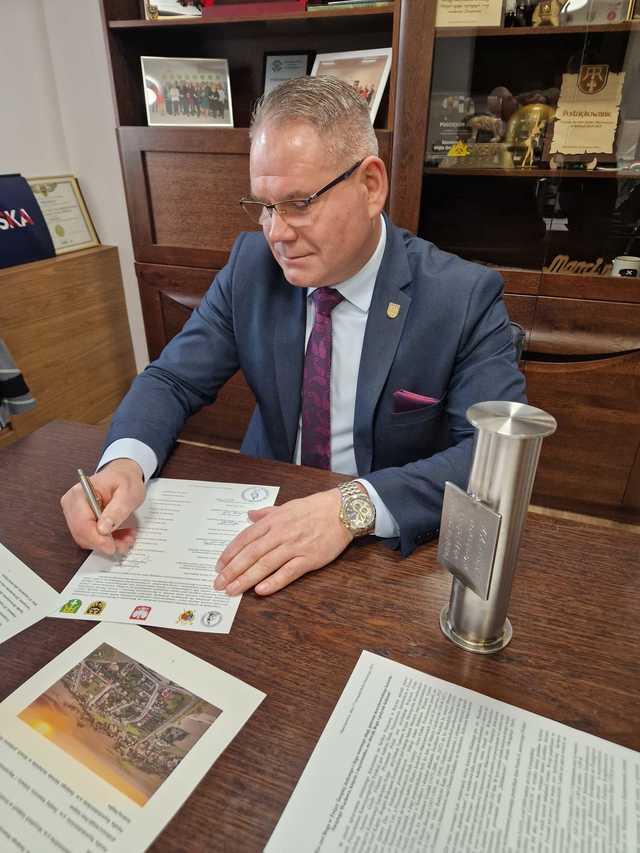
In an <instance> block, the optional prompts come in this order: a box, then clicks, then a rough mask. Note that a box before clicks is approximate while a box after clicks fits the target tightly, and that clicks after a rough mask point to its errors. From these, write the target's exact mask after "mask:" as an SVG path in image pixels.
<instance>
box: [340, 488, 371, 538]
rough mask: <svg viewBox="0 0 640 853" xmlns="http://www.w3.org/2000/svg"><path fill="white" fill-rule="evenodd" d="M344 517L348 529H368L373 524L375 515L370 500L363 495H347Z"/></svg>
mask: <svg viewBox="0 0 640 853" xmlns="http://www.w3.org/2000/svg"><path fill="white" fill-rule="evenodd" d="M343 512H344V518H345V521H346V523H347V527H349V529H350V530H354V531H358V530H368V529H369V528H370V527H371V525H372V524H373V521H374V518H375V515H374V510H373V507H372V506H371V502H370V501H369V499H368V498H366V497H365V496H364V495H363V496H362V497H355V496H354V497H349V499H348V500H346V501H345V504H344V507H343Z"/></svg>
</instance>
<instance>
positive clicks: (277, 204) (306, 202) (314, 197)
mask: <svg viewBox="0 0 640 853" xmlns="http://www.w3.org/2000/svg"><path fill="white" fill-rule="evenodd" d="M365 160H366V157H363V158H362V160H358V162H357V163H354V164H353V166H351V167H350V168H349V169H347V170H346V171H345V172H343V173H342V174H341V175H338V177H337V178H334V179H333V180H332V181H329V183H328V184H326V186H324V187H321V188H320V189H319V190H316V192H314V193H311V195H308V196H307V197H306V198H289V199H287V200H286V201H274V202H273V204H267V203H266V202H264V201H255V199H252V198H241V199H240V206H241V207H242V209H243V210H244V212H245V213H246V214H247V216H248V217H249V219H250V220H251V221H252V222H257V223H258V224H260V217H258V218H257V219H256V218H255V217H254V216H252V215H251V214H250V213H249V211H248V210H247V208H246V207H245V205H260V206H261V207H262V208H263V209H264V210H265V211H266V212H267V215H268V217H269V222H270V221H271V218H272V216H273V211H274V210H275V211H277V213H278V216H280V217H281V219H283V220H284V221H285V222H286V221H287V217H286V215H285V216H283V215H282V213H281V212H280V210H278V208H279V207H280V205H285V204H303V205H304V208H303V209H304V210H307V208H309V207H310V206H311V204H312V203H313V202H314V201H316V200H317V199H319V198H320V196H321V195H324V194H325V193H326V192H329V190H331V189H333V188H334V187H335V186H336V185H337V184H340V183H342V181H346V180H347V178H350V177H351V175H353V173H354V172H355V171H356V169H358V168H359V167H360V166H362V164H363V163H364V161H365Z"/></svg>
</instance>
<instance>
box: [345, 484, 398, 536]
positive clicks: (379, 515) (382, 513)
mask: <svg viewBox="0 0 640 853" xmlns="http://www.w3.org/2000/svg"><path fill="white" fill-rule="evenodd" d="M356 483H362V485H363V486H364V487H365V489H366V490H367V493H368V495H369V497H370V498H371V500H372V502H373V505H374V506H375V508H376V526H375V528H374V530H373V534H374V536H379V537H380V538H381V539H391V537H393V536H400V527H399V526H398V522H397V521H396V520H395V518H394V517H393V516H392V515H391V513H390V512H389V510H388V509H387V507H386V506H385V505H384V504H383V503H382V498H381V497H380V495H379V494H378V493H377V491H376V490H375V489H374V487H373V486H372V485H371V483H369V482H367V480H361V479H357V480H356Z"/></svg>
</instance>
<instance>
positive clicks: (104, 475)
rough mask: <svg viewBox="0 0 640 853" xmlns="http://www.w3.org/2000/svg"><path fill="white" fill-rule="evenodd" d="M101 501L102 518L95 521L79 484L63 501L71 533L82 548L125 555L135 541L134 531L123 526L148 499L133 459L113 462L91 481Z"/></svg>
mask: <svg viewBox="0 0 640 853" xmlns="http://www.w3.org/2000/svg"><path fill="white" fill-rule="evenodd" d="M89 479H90V480H91V484H92V485H93V489H94V491H95V492H96V494H97V495H98V496H99V498H100V499H101V501H102V506H103V510H102V515H101V516H100V519H99V520H98V521H96V518H95V516H94V514H93V512H92V511H91V507H90V506H89V504H88V503H87V499H86V498H85V496H84V492H83V491H82V486H81V485H80V484H79V483H78V484H76V485H75V486H73V487H72V488H71V489H69V491H68V492H67V493H66V494H64V495H63V496H62V498H61V499H60V505H61V507H62V511H63V513H64V517H65V519H66V522H67V525H68V527H69V530H70V531H71V535H72V536H73V538H74V539H75V541H76V542H77V543H78V545H80V547H81V548H88V549H90V550H96V551H101V552H102V553H103V554H108V555H110V556H112V555H114V554H126V553H127V552H128V551H129V549H130V548H131V546H132V545H133V543H134V542H135V538H136V531H135V529H133V528H122V529H121V528H120V525H121V524H122V523H123V522H124V521H126V519H127V518H128V517H129V516H130V515H131V513H132V512H134V511H135V510H136V509H137V508H138V507H139V506H140V504H141V503H142V502H143V501H144V498H145V487H144V478H143V474H142V469H141V468H140V466H139V465H138V463H137V462H134V461H133V460H132V459H114V460H113V462H109V463H108V464H107V465H105V466H104V468H101V469H100V471H98V473H97V474H93V476H91V477H90V478H89Z"/></svg>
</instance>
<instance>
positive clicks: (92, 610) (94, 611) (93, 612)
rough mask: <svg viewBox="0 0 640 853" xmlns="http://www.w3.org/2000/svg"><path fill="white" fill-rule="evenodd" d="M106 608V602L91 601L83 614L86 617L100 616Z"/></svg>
mask: <svg viewBox="0 0 640 853" xmlns="http://www.w3.org/2000/svg"><path fill="white" fill-rule="evenodd" d="M106 606H107V602H106V601H92V602H91V604H90V605H89V606H88V607H87V609H86V610H85V611H84V612H85V613H86V615H87V616H101V615H102V612H103V610H104V609H105V607H106Z"/></svg>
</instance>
